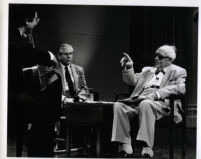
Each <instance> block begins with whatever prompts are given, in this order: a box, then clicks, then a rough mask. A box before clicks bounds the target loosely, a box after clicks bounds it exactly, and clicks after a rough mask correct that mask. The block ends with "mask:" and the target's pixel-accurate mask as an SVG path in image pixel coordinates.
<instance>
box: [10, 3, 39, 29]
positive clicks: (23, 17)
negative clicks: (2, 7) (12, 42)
mask: <svg viewBox="0 0 201 159" xmlns="http://www.w3.org/2000/svg"><path fill="white" fill-rule="evenodd" d="M35 12H36V9H35V8H34V6H31V5H28V4H26V5H25V4H23V5H22V4H9V28H18V27H20V26H25V25H26V21H32V20H33V18H34V16H35Z"/></svg>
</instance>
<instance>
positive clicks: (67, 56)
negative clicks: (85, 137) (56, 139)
mask: <svg viewBox="0 0 201 159" xmlns="http://www.w3.org/2000/svg"><path fill="white" fill-rule="evenodd" d="M73 52H74V49H73V47H72V46H71V45H70V44H67V43H62V44H61V45H60V47H59V50H58V53H57V59H58V65H57V67H56V69H55V71H56V72H57V73H59V74H60V75H61V79H62V109H65V104H66V103H67V102H83V101H86V99H87V94H88V87H87V83H86V79H85V74H84V69H83V68H82V67H81V66H78V65H76V64H73V63H72V61H73ZM64 112H65V111H63V113H64ZM64 125H65V124H64ZM55 129H56V130H55V131H56V134H57V136H63V135H64V134H65V132H63V130H64V128H63V127H62V124H61V123H60V122H57V124H56V128H55ZM76 133H79V131H75V132H74V135H75V136H76V138H78V137H79V136H80V135H79V134H76ZM77 140H79V139H77ZM57 144H58V143H57ZM58 147H59V145H58ZM56 149H57V145H56Z"/></svg>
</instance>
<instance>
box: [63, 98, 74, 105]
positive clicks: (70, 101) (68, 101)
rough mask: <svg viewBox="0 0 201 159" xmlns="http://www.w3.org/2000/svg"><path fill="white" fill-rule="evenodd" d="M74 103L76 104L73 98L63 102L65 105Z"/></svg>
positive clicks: (65, 99)
mask: <svg viewBox="0 0 201 159" xmlns="http://www.w3.org/2000/svg"><path fill="white" fill-rule="evenodd" d="M73 102H74V99H73V98H64V100H63V103H64V104H66V103H73Z"/></svg>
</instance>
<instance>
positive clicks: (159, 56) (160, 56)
mask: <svg viewBox="0 0 201 159" xmlns="http://www.w3.org/2000/svg"><path fill="white" fill-rule="evenodd" d="M155 57H158V59H159V60H162V59H165V58H169V57H168V56H162V55H160V54H157V53H156V55H155Z"/></svg>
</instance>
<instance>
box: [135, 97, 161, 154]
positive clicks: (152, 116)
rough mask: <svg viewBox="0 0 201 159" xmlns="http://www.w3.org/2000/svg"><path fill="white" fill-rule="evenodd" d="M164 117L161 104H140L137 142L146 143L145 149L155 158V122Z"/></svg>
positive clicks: (150, 102)
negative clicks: (153, 149) (153, 148)
mask: <svg viewBox="0 0 201 159" xmlns="http://www.w3.org/2000/svg"><path fill="white" fill-rule="evenodd" d="M162 116H164V113H163V111H162V105H161V104H160V102H155V101H151V100H144V101H142V102H141V103H140V104H139V131H138V134H137V140H141V141H144V142H145V143H146V145H145V147H147V148H145V149H146V150H147V151H149V152H150V156H153V151H152V147H153V145H154V135H155V121H156V120H157V119H159V118H161V117H162Z"/></svg>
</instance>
